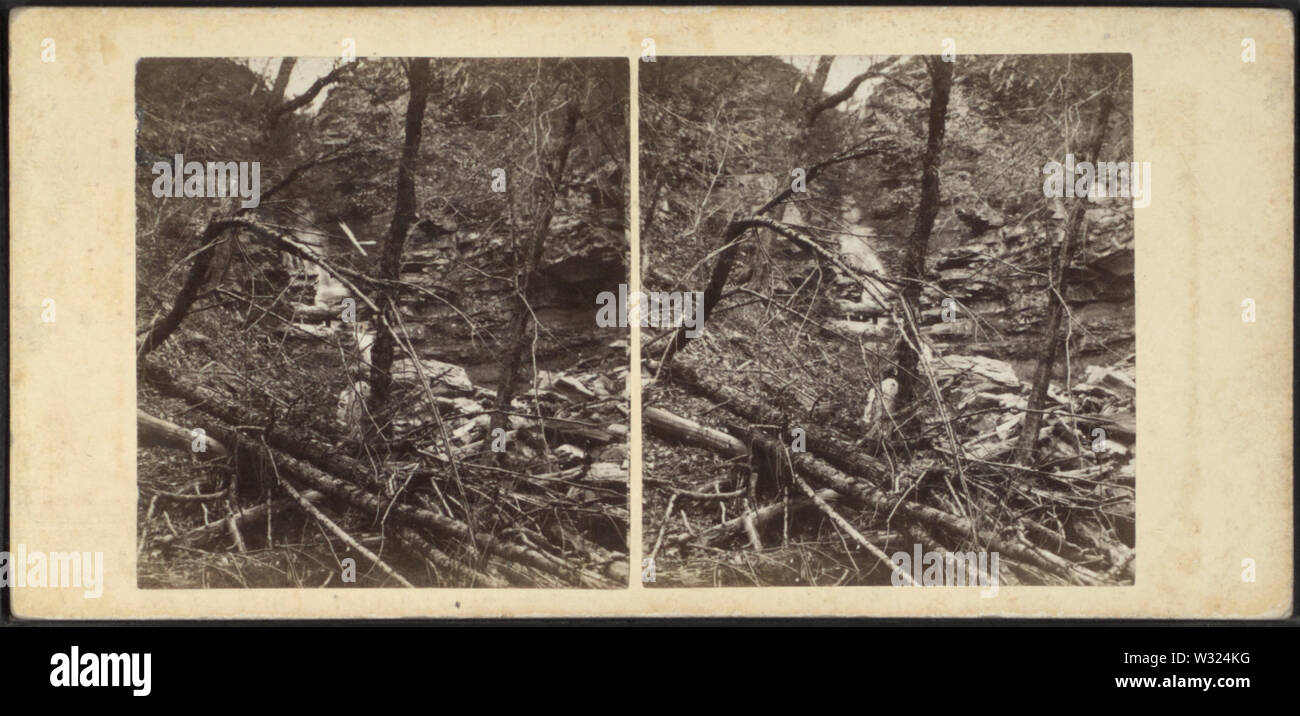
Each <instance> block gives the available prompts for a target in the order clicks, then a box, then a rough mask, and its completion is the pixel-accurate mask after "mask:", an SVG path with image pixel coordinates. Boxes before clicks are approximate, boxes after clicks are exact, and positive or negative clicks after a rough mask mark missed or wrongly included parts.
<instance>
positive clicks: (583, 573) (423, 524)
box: [204, 406, 615, 589]
mask: <svg viewBox="0 0 1300 716" xmlns="http://www.w3.org/2000/svg"><path fill="white" fill-rule="evenodd" d="M205 407H206V406H205ZM204 427H205V429H206V430H207V431H208V432H210V433H212V434H214V435H217V436H218V437H219V438H220V439H221V440H222V441H223V442H225V443H226V444H227V445H229V446H232V447H234V448H235V449H238V450H240V451H241V452H247V453H248V454H250V455H259V456H262V457H263V458H264V459H265V460H266V461H267V462H268V464H269V463H271V462H272V461H273V462H274V464H275V466H276V469H277V470H278V471H279V472H280V474H281V475H284V476H287V477H288V478H289V479H291V480H294V481H297V482H299V483H302V484H306V485H310V486H311V487H312V488H313V489H315V490H318V491H320V492H323V493H325V494H326V495H329V496H331V497H334V498H337V499H340V500H344V501H346V502H347V503H349V504H351V505H352V506H354V507H356V508H357V509H359V510H361V511H362V512H364V513H367V514H370V515H372V516H374V517H375V518H376V519H379V518H382V517H383V516H384V515H387V516H388V518H389V519H392V520H393V521H394V522H396V523H397V524H400V525H406V526H409V527H416V528H421V529H427V530H430V531H431V532H433V533H434V534H438V535H441V536H443V537H448V538H453V539H459V540H463V541H466V542H472V543H473V544H477V545H478V547H479V548H480V549H483V550H486V551H487V552H489V553H492V554H497V555H500V556H502V557H505V558H507V559H511V560H515V561H518V562H521V563H523V564H525V565H528V566H530V567H533V568H536V569H538V570H541V571H543V572H547V573H548V574H552V575H554V576H556V577H560V578H562V579H565V580H566V581H567V582H568V583H570V584H576V585H578V586H581V587H585V588H592V589H604V588H610V587H613V586H615V585H614V584H613V583H611V582H608V581H606V580H605V579H603V578H602V577H601V576H600V575H598V574H595V573H593V572H591V571H589V570H585V569H581V568H575V567H574V566H572V565H570V564H568V563H566V562H565V561H564V560H563V559H561V558H559V557H556V556H553V555H549V554H546V553H544V552H540V551H538V550H534V549H531V548H527V547H521V546H518V545H515V544H511V543H508V542H506V541H504V540H502V539H500V538H498V537H496V536H493V535H487V534H473V533H472V532H471V530H470V528H469V527H468V526H467V525H466V524H465V523H463V522H461V521H459V520H455V519H452V518H450V517H445V516H443V515H439V514H436V513H434V512H431V511H429V510H425V509H421V508H418V507H413V506H411V505H408V504H404V503H391V504H390V502H389V501H388V500H385V499H381V498H380V497H378V496H376V495H372V494H370V493H368V492H366V491H365V490H363V489H361V488H360V487H357V486H356V485H355V484H352V483H350V482H348V481H346V480H343V479H341V478H338V477H335V476H334V475H331V474H329V473H326V472H323V471H321V470H319V469H317V468H316V467H313V466H312V465H310V464H308V463H307V462H306V461H303V460H299V459H297V458H295V457H292V456H291V455H289V454H287V453H283V452H279V451H278V450H273V449H271V448H270V447H267V446H265V445H262V444H260V443H259V442H255V441H253V440H250V439H248V438H246V437H244V436H243V435H240V434H239V433H237V432H235V431H233V430H229V429H227V428H226V427H225V426H222V425H220V424H219V423H217V422H216V421H211V422H209V423H207V424H205V426H204ZM268 442H269V441H268Z"/></svg>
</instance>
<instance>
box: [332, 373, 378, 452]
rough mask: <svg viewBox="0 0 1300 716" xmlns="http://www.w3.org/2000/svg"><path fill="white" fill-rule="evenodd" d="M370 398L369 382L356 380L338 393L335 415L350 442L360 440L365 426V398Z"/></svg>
mask: <svg viewBox="0 0 1300 716" xmlns="http://www.w3.org/2000/svg"><path fill="white" fill-rule="evenodd" d="M369 398H370V383H369V382H368V381H365V380H356V381H353V382H352V383H351V384H349V385H348V386H347V387H345V388H343V390H342V391H341V392H340V393H339V400H338V410H337V412H336V413H335V417H336V418H337V419H338V423H339V427H340V428H342V429H343V430H344V431H345V432H346V433H347V436H348V440H350V441H352V442H360V441H361V438H362V436H363V435H365V432H366V430H365V428H366V400H368V399H369Z"/></svg>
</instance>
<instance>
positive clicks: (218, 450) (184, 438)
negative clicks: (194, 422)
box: [135, 410, 230, 457]
mask: <svg viewBox="0 0 1300 716" xmlns="http://www.w3.org/2000/svg"><path fill="white" fill-rule="evenodd" d="M135 432H136V442H138V443H139V445H140V447H167V448H175V449H177V450H191V451H193V450H194V442H195V440H197V439H198V438H197V437H196V436H195V435H193V434H192V433H191V432H190V430H188V429H186V428H183V427H181V426H179V425H177V424H176V423H172V422H168V421H166V420H162V419H161V418H155V417H154V416H152V415H149V414H148V413H146V412H144V411H143V410H136V411H135ZM204 442H205V445H204V447H205V448H206V450H199V451H195V452H196V454H197V453H199V452H206V453H209V454H210V456H211V457H227V456H229V455H230V451H229V450H227V449H226V446H225V445H222V444H221V442H220V441H218V440H216V439H214V438H210V437H206V436H204Z"/></svg>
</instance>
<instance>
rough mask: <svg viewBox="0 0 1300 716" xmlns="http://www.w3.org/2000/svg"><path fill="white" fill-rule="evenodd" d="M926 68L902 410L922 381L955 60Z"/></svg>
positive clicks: (906, 274) (906, 298) (908, 264)
mask: <svg viewBox="0 0 1300 716" xmlns="http://www.w3.org/2000/svg"><path fill="white" fill-rule="evenodd" d="M926 67H927V68H928V69H929V71H930V80H931V89H930V113H929V131H930V136H929V139H928V140H927V141H926V144H925V157H924V158H923V159H922V160H921V204H920V206H919V207H918V208H917V212H916V224H915V225H914V226H913V227H912V234H911V236H909V237H908V240H907V249H906V251H905V253H904V256H903V265H902V274H903V278H904V279H911V280H910V281H908V282H907V285H905V286H904V287H903V290H902V291H901V295H902V298H903V301H902V304H903V305H902V310H903V315H902V319H903V324H902V325H901V326H899V329H900V330H901V331H902V336H900V341H899V344H898V349H897V351H896V353H895V362H897V363H898V366H899V367H898V398H897V404H898V406H899V408H900V409H901V408H904V407H906V406H908V405H910V404H911V403H912V401H913V400H914V399H915V397H916V393H917V386H918V385H920V382H921V381H920V378H919V377H918V376H917V374H916V371H917V367H916V366H917V362H918V360H919V356H918V355H917V353H916V351H917V350H919V349H920V346H921V336H920V333H919V332H918V330H917V329H918V328H919V327H920V325H921V284H920V283H919V282H920V281H921V280H923V279H924V278H925V256H926V250H927V248H928V247H929V244H930V232H931V231H932V230H933V228H934V220H935V217H936V216H938V215H939V164H940V160H941V158H942V154H943V135H944V130H945V123H946V117H947V114H948V96H949V94H950V92H951V90H952V71H953V63H951V62H945V61H944V60H943V59H941V58H939V57H933V56H932V57H927V58H926Z"/></svg>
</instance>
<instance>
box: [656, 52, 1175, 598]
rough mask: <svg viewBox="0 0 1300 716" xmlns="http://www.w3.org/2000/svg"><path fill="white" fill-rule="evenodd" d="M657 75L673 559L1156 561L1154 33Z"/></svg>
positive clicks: (663, 505)
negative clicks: (1147, 327)
mask: <svg viewBox="0 0 1300 716" xmlns="http://www.w3.org/2000/svg"><path fill="white" fill-rule="evenodd" d="M639 77H640V81H639V85H640V86H639V96H638V100H639V106H640V121H639V127H640V169H639V174H640V186H639V193H640V196H641V213H640V216H641V227H640V228H641V233H640V237H641V243H640V250H641V256H642V259H641V266H642V272H641V273H642V285H643V290H644V291H645V292H646V294H647V296H648V297H649V305H650V306H664V307H671V309H672V310H663V311H660V315H658V316H656V317H657V318H659V319H660V320H658V321H657V322H656V321H655V320H653V319H652V320H651V321H650V322H649V323H650V325H651V326H652V327H651V328H649V329H645V330H643V332H642V334H641V356H642V360H643V366H642V370H643V381H642V382H643V388H642V405H643V413H642V414H643V423H644V427H645V432H646V438H645V446H644V450H643V463H642V474H643V485H644V488H643V501H642V516H643V526H644V527H643V531H642V544H643V550H644V554H645V557H644V559H643V575H642V578H643V581H644V582H645V583H646V586H647V587H651V588H653V587H747V586H760V587H761V586H840V585H857V586H870V585H890V584H893V585H909V586H910V585H922V586H941V585H942V586H979V587H981V588H982V589H985V590H994V591H995V590H996V589H997V588H998V586H999V585H1005V586H1012V585H1079V586H1085V585H1086V586H1103V585H1125V584H1133V583H1134V579H1135V563H1134V558H1135V554H1136V552H1135V550H1136V547H1137V545H1136V544H1135V541H1136V538H1135V534H1136V532H1135V521H1136V473H1135V467H1136V462H1135V451H1136V449H1137V440H1136V432H1137V430H1136V391H1137V383H1136V364H1137V355H1136V343H1135V313H1134V306H1135V293H1136V291H1135V281H1134V249H1135V235H1134V220H1133V219H1134V208H1135V207H1139V208H1140V207H1142V206H1145V205H1146V204H1147V203H1149V202H1150V198H1151V197H1150V186H1151V184H1150V164H1149V163H1147V164H1145V165H1143V164H1140V163H1138V162H1135V161H1133V139H1132V137H1133V84H1132V82H1133V80H1132V63H1131V58H1130V57H1129V56H1128V55H1121V54H1114V55H1109V54H1105V55H1103V54H1090V55H1069V54H1060V55H962V56H958V57H954V56H953V55H951V54H943V55H935V56H835V55H821V56H784V57H761V56H760V57H664V56H661V57H658V58H656V61H655V62H654V63H648V64H645V65H643V66H642V67H641V68H640V75H639ZM653 315H654V314H653V313H652V316H653ZM656 323H657V324H658V327H653V326H655V325H656Z"/></svg>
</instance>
